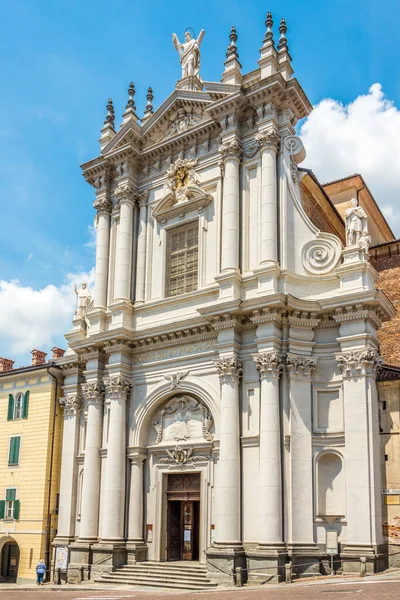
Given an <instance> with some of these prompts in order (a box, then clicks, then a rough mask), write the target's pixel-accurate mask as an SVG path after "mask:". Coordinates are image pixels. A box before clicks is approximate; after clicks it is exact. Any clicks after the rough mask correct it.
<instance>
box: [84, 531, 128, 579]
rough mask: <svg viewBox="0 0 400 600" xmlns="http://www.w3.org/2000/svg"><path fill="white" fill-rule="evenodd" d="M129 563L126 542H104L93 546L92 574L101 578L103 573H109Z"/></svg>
mask: <svg viewBox="0 0 400 600" xmlns="http://www.w3.org/2000/svg"><path fill="white" fill-rule="evenodd" d="M126 563H127V552H126V543H125V542H121V541H119V542H111V541H109V540H102V541H101V542H99V543H98V544H94V545H93V546H92V573H93V577H92V579H94V578H95V577H100V576H101V575H103V573H109V572H110V571H112V570H113V569H118V568H119V567H122V566H123V565H126Z"/></svg>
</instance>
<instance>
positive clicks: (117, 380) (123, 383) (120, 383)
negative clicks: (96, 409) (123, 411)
mask: <svg viewBox="0 0 400 600" xmlns="http://www.w3.org/2000/svg"><path fill="white" fill-rule="evenodd" d="M105 385H106V389H107V397H108V398H110V399H111V400H117V399H123V400H126V399H127V397H128V394H129V392H130V390H131V387H132V381H131V380H130V379H128V377H124V375H111V376H110V378H109V379H108V380H107V381H106V382H105Z"/></svg>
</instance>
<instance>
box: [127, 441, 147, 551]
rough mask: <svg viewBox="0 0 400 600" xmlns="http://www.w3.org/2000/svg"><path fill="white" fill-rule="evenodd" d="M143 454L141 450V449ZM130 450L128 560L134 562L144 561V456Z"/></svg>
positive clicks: (145, 547) (145, 548) (145, 549)
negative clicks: (130, 559) (130, 558)
mask: <svg viewBox="0 0 400 600" xmlns="http://www.w3.org/2000/svg"><path fill="white" fill-rule="evenodd" d="M142 452H143V449H142ZM142 452H138V451H137V450H135V449H133V448H130V451H129V454H128V456H129V460H130V463H131V477H130V489H129V515H128V543H127V549H128V558H129V557H130V556H131V557H132V558H133V560H134V561H135V562H137V561H140V560H144V559H145V557H146V551H147V546H146V545H145V543H144V537H143V533H144V531H143V461H144V460H145V459H146V455H145V454H143V453H142Z"/></svg>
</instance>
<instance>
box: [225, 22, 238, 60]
mask: <svg viewBox="0 0 400 600" xmlns="http://www.w3.org/2000/svg"><path fill="white" fill-rule="evenodd" d="M229 39H230V41H231V43H230V44H229V46H228V50H227V52H226V57H227V58H239V54H238V51H237V46H236V41H237V39H238V36H237V33H236V27H234V26H232V27H231V32H230V34H229Z"/></svg>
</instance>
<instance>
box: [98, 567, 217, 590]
mask: <svg viewBox="0 0 400 600" xmlns="http://www.w3.org/2000/svg"><path fill="white" fill-rule="evenodd" d="M169 565H170V563H166V564H165V565H164V564H162V563H153V564H149V563H137V564H136V565H124V566H123V567H121V568H119V569H116V570H115V571H113V572H111V573H106V574H104V575H102V577H101V578H99V579H96V580H95V581H97V582H99V583H114V584H118V583H119V584H124V585H132V586H144V587H154V588H172V589H182V590H202V589H203V590H204V589H210V588H215V587H217V584H216V583H213V582H212V581H211V580H210V579H209V578H208V577H207V571H206V569H205V568H204V567H200V566H197V567H185V566H176V567H171V566H169Z"/></svg>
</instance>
